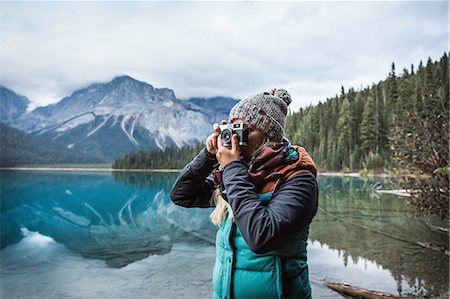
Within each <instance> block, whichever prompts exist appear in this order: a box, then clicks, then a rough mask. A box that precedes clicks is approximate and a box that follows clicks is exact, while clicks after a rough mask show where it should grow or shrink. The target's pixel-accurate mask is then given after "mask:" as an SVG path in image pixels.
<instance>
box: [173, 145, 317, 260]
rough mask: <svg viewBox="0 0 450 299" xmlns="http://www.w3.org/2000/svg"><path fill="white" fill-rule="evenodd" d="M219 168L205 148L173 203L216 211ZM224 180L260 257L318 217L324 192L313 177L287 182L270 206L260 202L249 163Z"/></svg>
mask: <svg viewBox="0 0 450 299" xmlns="http://www.w3.org/2000/svg"><path fill="white" fill-rule="evenodd" d="M216 164H217V160H216V157H215V155H212V154H210V153H209V152H208V151H207V150H206V149H203V150H202V151H201V152H200V153H199V154H198V155H197V156H196V157H195V158H194V160H193V161H192V162H191V163H189V164H188V165H186V167H185V168H184V169H183V170H182V171H181V173H180V175H179V177H178V179H177V180H176V182H175V184H174V186H173V189H172V192H171V198H172V201H173V202H174V203H175V204H177V205H180V206H183V207H200V208H207V207H213V206H214V203H212V202H211V196H212V192H213V191H214V188H215V186H214V181H213V179H212V176H211V175H210V174H211V172H212V171H213V169H214V167H215V165H216ZM222 177H223V190H222V191H223V192H225V194H226V200H227V201H228V203H229V204H230V205H231V208H232V210H233V213H234V217H235V222H236V224H237V226H238V228H239V230H240V231H241V233H242V235H243V237H244V239H245V241H246V242H247V244H248V246H249V247H250V249H251V250H252V251H253V252H255V253H265V252H268V251H271V250H274V249H276V248H277V246H278V245H279V244H282V243H283V242H284V241H286V240H288V239H289V238H290V237H291V236H292V235H293V234H295V233H296V232H298V231H300V230H302V229H304V228H305V227H306V226H307V225H309V223H310V222H311V221H312V219H313V217H314V215H315V214H316V211H317V201H318V188H317V182H316V178H315V177H314V175H313V174H311V173H310V172H301V173H298V174H296V175H295V176H294V177H292V178H291V179H290V180H288V181H287V182H285V183H283V184H282V185H281V186H280V188H278V189H277V191H276V193H275V194H274V195H273V196H272V199H271V200H270V202H269V203H265V202H263V201H261V200H259V196H258V190H256V188H255V185H254V184H253V183H252V182H251V181H250V180H249V177H248V173H247V168H246V166H245V165H244V164H243V163H241V162H232V163H230V164H228V165H227V166H226V167H225V169H224V170H223V175H222Z"/></svg>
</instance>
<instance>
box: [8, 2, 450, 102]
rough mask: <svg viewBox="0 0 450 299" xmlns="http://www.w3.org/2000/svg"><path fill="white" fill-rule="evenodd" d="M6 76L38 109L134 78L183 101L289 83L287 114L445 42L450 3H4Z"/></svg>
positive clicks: (434, 55) (368, 81) (439, 49)
mask: <svg viewBox="0 0 450 299" xmlns="http://www.w3.org/2000/svg"><path fill="white" fill-rule="evenodd" d="M0 8H1V11H0V17H1V20H0V21H1V27H0V40H1V48H0V58H1V62H0V73H1V76H0V85H2V86H5V87H7V88H9V89H11V90H13V91H14V92H16V93H18V94H20V95H24V96H26V97H28V98H29V99H30V100H31V101H32V102H33V107H36V106H44V105H48V104H51V103H55V102H57V101H59V100H61V99H62V98H63V97H65V96H69V95H71V94H72V93H73V92H74V91H76V90H78V89H81V88H84V87H87V86H88V85H90V84H92V83H102V82H104V83H106V82H109V81H111V80H112V79H113V78H114V77H116V76H120V75H129V76H131V77H133V78H135V79H137V80H139V81H144V82H146V83H148V84H151V85H152V86H154V87H156V88H163V87H165V88H170V89H173V90H174V92H175V95H176V96H177V98H180V99H184V98H189V97H196V96H202V97H209V96H231V97H235V98H245V97H247V96H250V95H253V94H256V93H260V92H263V91H268V90H270V89H272V88H285V89H287V90H288V91H289V93H290V94H291V96H292V100H293V101H292V104H291V106H290V109H291V111H297V110H298V109H299V108H300V107H306V106H308V105H311V104H313V105H315V104H317V103H318V102H319V101H322V102H325V101H326V99H327V98H331V97H333V96H335V95H336V94H339V93H340V90H341V86H344V88H345V89H346V90H347V89H348V88H349V87H354V88H355V89H357V90H358V89H360V88H361V87H367V86H370V85H372V84H373V83H377V82H379V81H380V80H383V79H385V78H386V77H387V75H388V73H389V71H390V69H391V64H392V62H395V65H396V69H397V73H398V74H401V73H402V70H403V68H408V69H410V68H411V64H414V65H415V66H416V67H417V65H418V63H419V61H420V60H422V61H423V62H424V63H426V61H427V59H428V57H431V59H432V60H439V59H440V57H441V56H442V55H443V54H444V52H445V51H448V49H449V41H448V31H449V25H448V13H449V7H448V3H447V1H434V2H433V1H426V2H420V1H377V2H368V1H346V2H343V1H335V2H321V1H318V2H311V1H310V2H306V1H290V2H267V1H265V2H250V1H247V2H216V1H215V2H191V1H183V2H172V1H166V2H158V1H151V2H148V1H139V2H116V1H115V2H108V1H103V2H84V1H79V2H60V1H52V2H41V1H32V2H23V1H20V2H18V1H1V2H0Z"/></svg>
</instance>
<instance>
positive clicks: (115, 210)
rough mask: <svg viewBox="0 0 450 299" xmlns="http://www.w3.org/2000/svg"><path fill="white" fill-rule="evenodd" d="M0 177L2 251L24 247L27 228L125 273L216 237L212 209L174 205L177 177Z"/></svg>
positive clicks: (58, 175)
mask: <svg viewBox="0 0 450 299" xmlns="http://www.w3.org/2000/svg"><path fill="white" fill-rule="evenodd" d="M1 175H2V177H1V179H2V180H1V181H2V196H1V212H2V213H1V222H2V234H1V236H2V242H1V246H2V248H4V247H6V246H8V245H10V244H13V243H17V242H18V241H20V240H21V239H22V238H23V236H24V233H23V228H26V229H27V230H29V231H35V232H39V233H40V234H42V235H45V236H50V237H51V238H53V239H54V240H55V241H56V242H58V243H61V244H64V245H65V246H66V247H67V248H68V249H70V250H72V251H74V252H77V253H80V254H82V255H83V256H85V257H90V258H98V259H102V260H105V262H106V263H107V264H108V265H109V266H111V267H122V266H125V265H127V264H129V263H132V262H134V261H136V260H140V259H143V258H145V257H147V256H149V255H150V254H159V255H161V254H166V253H168V252H169V251H170V250H171V247H172V245H173V243H174V242H198V240H199V237H201V236H204V238H203V240H210V239H213V236H214V227H212V225H211V224H209V221H208V217H207V215H208V211H206V210H200V209H195V210H193V211H190V213H187V212H186V209H182V208H179V207H176V206H174V205H173V204H172V203H171V202H170V199H169V196H168V195H169V193H170V189H171V186H172V183H173V181H174V179H175V177H176V174H155V173H140V174H136V173H121V174H118V175H115V176H110V175H104V174H95V173H78V174H68V173H58V174H56V173H11V172H8V173H2V174H1ZM188 214H189V215H188ZM208 234H209V235H208ZM200 239H201V238H200Z"/></svg>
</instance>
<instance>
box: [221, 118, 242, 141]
mask: <svg viewBox="0 0 450 299" xmlns="http://www.w3.org/2000/svg"><path fill="white" fill-rule="evenodd" d="M233 134H237V135H238V137H239V141H238V143H239V145H242V146H247V142H248V126H247V125H246V124H242V123H240V124H228V125H221V126H220V139H221V140H222V143H223V145H225V146H231V137H232V136H233Z"/></svg>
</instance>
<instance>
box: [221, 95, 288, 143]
mask: <svg viewBox="0 0 450 299" xmlns="http://www.w3.org/2000/svg"><path fill="white" fill-rule="evenodd" d="M291 101H292V100H291V96H290V95H289V93H288V92H287V91H286V90H284V89H273V90H271V91H270V92H264V93H260V94H257V95H253V96H250V97H248V98H246V99H244V100H241V101H239V102H238V103H237V104H236V105H234V106H233V108H231V111H230V115H229V122H230V123H231V122H232V121H233V120H235V119H237V118H240V119H242V120H243V121H244V122H245V123H248V124H250V125H252V126H254V127H255V128H257V129H260V130H261V132H263V133H264V135H266V136H267V137H268V138H269V140H270V141H275V142H279V141H281V140H282V139H283V134H284V126H285V123H286V114H287V107H288V106H289V104H290V103H291Z"/></svg>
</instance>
